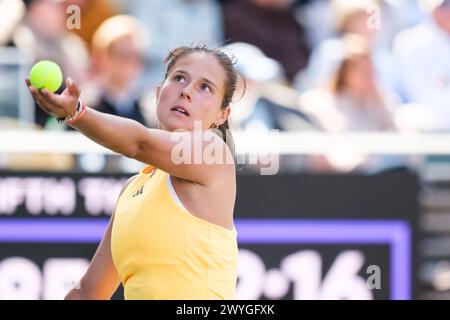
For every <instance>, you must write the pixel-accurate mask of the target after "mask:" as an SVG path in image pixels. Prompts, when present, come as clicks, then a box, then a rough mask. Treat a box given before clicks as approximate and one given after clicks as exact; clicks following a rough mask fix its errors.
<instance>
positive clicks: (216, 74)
mask: <svg viewBox="0 0 450 320" xmlns="http://www.w3.org/2000/svg"><path fill="white" fill-rule="evenodd" d="M225 80H226V75H225V70H224V68H223V67H222V66H221V65H220V63H219V61H218V60H217V58H216V57H215V56H213V55H211V54H207V53H204V52H194V53H191V54H189V55H187V56H185V57H182V58H180V59H179V60H178V61H177V62H176V63H175V65H174V66H173V67H172V69H171V70H170V72H169V74H168V75H167V79H166V80H165V81H164V83H163V84H162V86H161V87H160V88H158V92H157V97H158V98H159V103H158V106H157V115H158V120H159V123H160V126H161V127H162V128H163V129H165V130H168V131H174V130H176V129H186V130H193V129H194V122H197V121H200V123H201V126H202V129H203V130H206V129H208V128H210V127H211V125H212V124H213V123H217V122H218V121H219V120H220V119H226V117H227V116H228V114H229V108H227V109H226V110H225V111H223V110H221V105H222V100H223V96H224V91H225Z"/></svg>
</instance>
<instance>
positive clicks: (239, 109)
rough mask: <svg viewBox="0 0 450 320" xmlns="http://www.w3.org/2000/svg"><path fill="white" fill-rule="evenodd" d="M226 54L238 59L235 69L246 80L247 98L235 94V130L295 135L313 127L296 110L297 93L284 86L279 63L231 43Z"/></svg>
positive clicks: (247, 45) (252, 48)
mask: <svg viewBox="0 0 450 320" xmlns="http://www.w3.org/2000/svg"><path fill="white" fill-rule="evenodd" d="M224 50H225V52H228V53H229V54H230V55H231V56H233V57H234V58H235V59H236V67H237V69H238V70H239V71H240V73H241V74H242V75H243V76H244V77H245V95H244V96H242V97H241V96H240V95H239V93H237V94H236V95H237V97H236V98H235V101H236V102H235V104H234V105H233V107H232V111H231V125H232V127H233V128H235V129H237V128H239V129H243V130H271V129H277V130H281V131H295V130H301V129H305V128H308V129H310V128H311V127H312V126H311V124H310V123H309V122H308V120H307V118H306V116H305V115H304V114H303V113H302V112H300V111H299V110H298V108H297V104H298V98H299V96H298V93H297V92H296V91H295V90H293V89H291V88H290V87H288V86H286V85H284V84H283V82H284V81H285V75H284V72H283V68H282V66H281V65H280V63H279V62H277V61H275V60H273V59H271V58H268V57H266V56H265V55H264V53H263V52H262V51H261V50H259V49H258V48H257V47H255V46H253V45H251V44H248V43H241V42H237V43H232V44H230V45H227V46H225V47H224ZM238 91H241V90H238ZM241 92H242V91H241Z"/></svg>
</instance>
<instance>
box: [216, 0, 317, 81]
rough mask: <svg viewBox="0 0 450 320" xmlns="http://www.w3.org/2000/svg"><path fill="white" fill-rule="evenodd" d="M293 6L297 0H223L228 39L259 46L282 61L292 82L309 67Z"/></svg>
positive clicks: (273, 57)
mask: <svg viewBox="0 0 450 320" xmlns="http://www.w3.org/2000/svg"><path fill="white" fill-rule="evenodd" d="M294 5H295V1H294V0H226V1H223V11H224V19H225V38H226V40H230V41H231V42H245V43H250V44H253V45H255V46H257V47H258V48H259V49H261V50H262V52H264V54H265V55H267V56H268V57H270V58H272V59H275V60H277V61H279V62H280V63H281V65H282V66H283V68H284V71H285V73H286V76H287V78H288V79H289V81H290V80H292V79H293V77H294V75H295V74H296V73H297V72H298V71H299V70H301V69H303V68H304V67H305V66H306V64H307V61H308V55H309V49H308V46H307V41H306V36H305V32H304V30H303V27H302V26H301V25H300V24H299V23H298V22H297V20H296V19H295V16H294Z"/></svg>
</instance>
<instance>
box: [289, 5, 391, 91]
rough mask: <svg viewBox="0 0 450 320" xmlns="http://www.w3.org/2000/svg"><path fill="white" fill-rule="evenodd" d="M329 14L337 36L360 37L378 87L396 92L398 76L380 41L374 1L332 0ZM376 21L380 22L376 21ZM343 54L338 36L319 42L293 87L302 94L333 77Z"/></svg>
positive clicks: (378, 22) (379, 27)
mask: <svg viewBox="0 0 450 320" xmlns="http://www.w3.org/2000/svg"><path fill="white" fill-rule="evenodd" d="M331 8H332V12H333V13H334V21H335V25H336V30H337V33H338V35H342V34H345V33H353V34H358V35H360V36H362V37H364V38H365V39H366V40H367V41H368V42H369V45H370V47H371V51H372V52H373V63H374V67H375V72H376V78H377V81H378V82H379V84H381V85H383V86H384V87H386V88H387V89H389V90H392V91H395V92H397V91H398V87H399V84H398V75H397V71H396V68H395V64H394V60H393V58H392V55H391V53H390V49H389V46H388V45H387V44H386V43H385V42H383V41H381V40H380V30H381V29H382V28H381V27H382V26H384V24H383V21H382V20H381V17H382V16H383V15H382V12H377V10H381V7H380V5H379V1H378V0H347V1H341V0H332V1H331ZM378 19H380V20H378ZM344 54H345V48H344V44H343V43H342V39H341V38H340V36H338V37H335V38H330V39H328V40H325V41H323V42H322V43H321V44H320V45H319V46H318V47H316V48H315V49H314V50H313V52H312V54H311V58H310V61H309V65H308V68H306V69H305V70H304V71H302V72H299V73H298V74H297V75H296V79H295V81H294V85H295V87H296V88H297V89H298V90H300V91H302V92H303V91H306V90H308V89H311V88H314V87H316V86H318V85H322V84H323V83H324V82H325V81H327V79H329V77H330V76H331V75H332V74H334V73H335V72H336V70H337V68H338V66H339V64H340V61H341V60H342V58H343V55H344Z"/></svg>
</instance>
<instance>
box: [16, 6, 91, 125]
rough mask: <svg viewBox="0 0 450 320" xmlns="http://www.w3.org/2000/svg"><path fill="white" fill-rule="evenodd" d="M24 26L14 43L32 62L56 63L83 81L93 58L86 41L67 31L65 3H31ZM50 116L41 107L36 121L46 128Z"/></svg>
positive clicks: (20, 28)
mask: <svg viewBox="0 0 450 320" xmlns="http://www.w3.org/2000/svg"><path fill="white" fill-rule="evenodd" d="M26 3H27V13H26V16H25V19H24V21H23V23H22V24H21V25H20V26H19V27H18V28H17V29H16V30H15V32H14V34H13V37H12V43H13V44H14V45H15V46H16V47H17V48H18V49H20V50H21V51H22V52H24V53H25V54H26V55H27V56H28V57H29V58H30V60H31V61H38V60H43V59H45V60H53V61H55V62H56V63H58V64H59V65H60V66H61V68H62V71H63V74H64V75H65V76H68V75H70V76H71V77H73V78H75V79H78V80H80V81H81V80H82V79H83V78H84V77H85V75H86V71H87V68H88V62H89V60H88V59H89V57H88V54H87V51H86V47H85V45H84V42H83V41H82V40H81V39H80V38H79V37H78V36H76V35H75V34H72V33H71V32H69V31H68V30H67V28H66V11H65V8H66V7H65V5H64V3H63V2H61V1H54V0H31V1H27V2H26ZM48 120H49V116H48V115H47V114H46V113H45V112H43V111H42V110H41V109H40V108H38V107H37V106H36V107H35V122H36V123H38V124H40V125H42V126H45V125H46V123H47V121H48Z"/></svg>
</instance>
